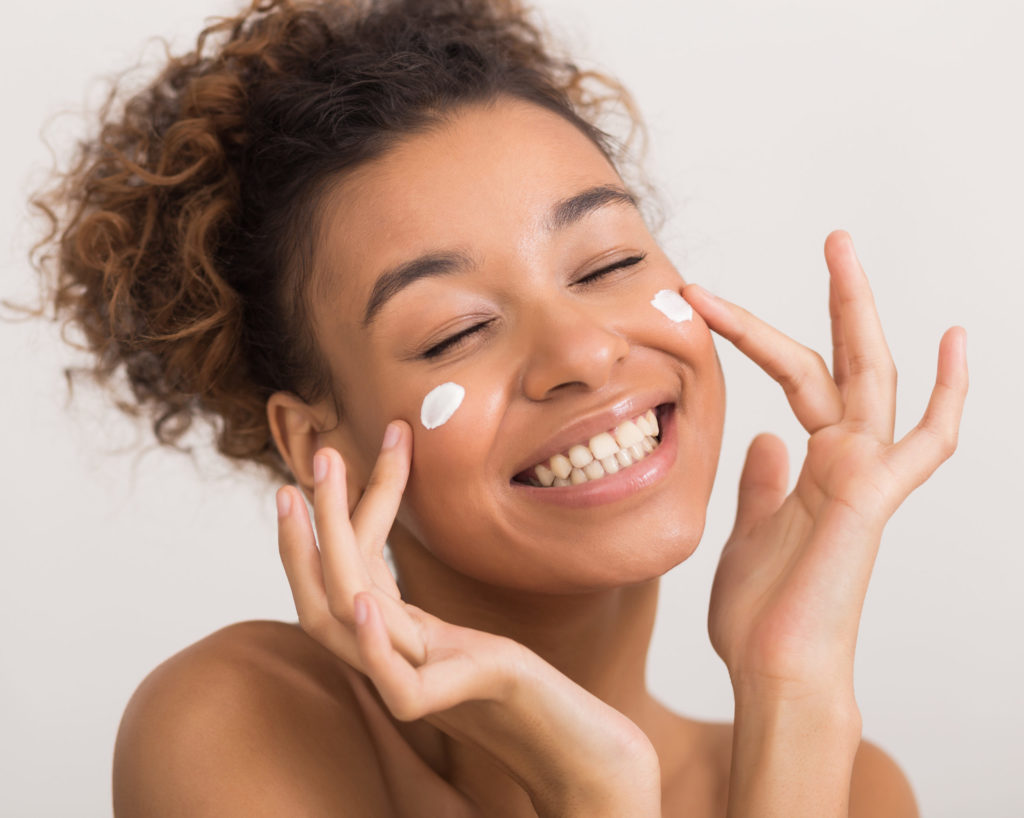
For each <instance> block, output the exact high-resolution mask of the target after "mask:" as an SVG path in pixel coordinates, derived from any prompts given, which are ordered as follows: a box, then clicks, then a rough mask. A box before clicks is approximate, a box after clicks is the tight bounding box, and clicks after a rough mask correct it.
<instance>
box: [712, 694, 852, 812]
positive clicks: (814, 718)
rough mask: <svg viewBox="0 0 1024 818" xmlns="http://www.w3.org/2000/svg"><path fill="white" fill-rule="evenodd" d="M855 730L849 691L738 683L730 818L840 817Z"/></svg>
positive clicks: (845, 809)
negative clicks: (795, 690)
mask: <svg viewBox="0 0 1024 818" xmlns="http://www.w3.org/2000/svg"><path fill="white" fill-rule="evenodd" d="M860 735H861V718H860V712H859V710H858V708H857V705H856V702H855V701H854V699H853V695H852V693H850V694H842V695H839V694H836V693H834V692H825V693H819V692H814V693H808V694H807V695H796V696H790V695H787V696H786V697H779V696H777V695H766V694H765V693H764V691H763V690H761V691H755V690H753V689H738V690H737V695H736V718H735V726H734V732H733V747H732V770H731V774H730V781H729V809H728V816H729V818H751V817H752V816H757V818H776V817H777V818H803V817H804V816H806V817H807V818H812V817H813V818H847V816H848V814H849V796H850V778H851V775H852V772H853V760H854V756H855V755H856V753H857V748H858V746H859V744H860Z"/></svg>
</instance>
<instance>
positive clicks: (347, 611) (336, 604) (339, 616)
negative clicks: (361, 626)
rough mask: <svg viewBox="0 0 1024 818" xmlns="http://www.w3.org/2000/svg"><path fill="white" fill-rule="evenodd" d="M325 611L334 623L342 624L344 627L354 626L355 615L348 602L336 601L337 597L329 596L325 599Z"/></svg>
mask: <svg viewBox="0 0 1024 818" xmlns="http://www.w3.org/2000/svg"><path fill="white" fill-rule="evenodd" d="M327 610H328V612H329V613H330V615H331V616H332V617H333V618H334V619H335V620H336V621H338V622H344V623H345V624H346V625H354V624H355V621H356V620H355V615H354V611H353V610H352V603H351V602H350V601H345V600H342V599H338V597H337V595H333V596H330V597H328V599H327Z"/></svg>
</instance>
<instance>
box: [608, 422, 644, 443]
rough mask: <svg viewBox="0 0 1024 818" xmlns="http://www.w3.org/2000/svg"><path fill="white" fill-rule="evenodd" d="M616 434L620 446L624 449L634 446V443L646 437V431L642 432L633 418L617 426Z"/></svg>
mask: <svg viewBox="0 0 1024 818" xmlns="http://www.w3.org/2000/svg"><path fill="white" fill-rule="evenodd" d="M614 434H615V439H616V440H617V441H618V443H619V446H620V447H621V448H623V449H625V448H627V447H629V446H632V445H633V444H634V443H639V442H640V441H641V440H643V439H644V433H643V432H641V431H640V430H639V429H638V428H637V425H636V424H635V423H633V421H631V420H627V421H626V422H625V423H620V424H619V425H618V426H616V427H615V432H614Z"/></svg>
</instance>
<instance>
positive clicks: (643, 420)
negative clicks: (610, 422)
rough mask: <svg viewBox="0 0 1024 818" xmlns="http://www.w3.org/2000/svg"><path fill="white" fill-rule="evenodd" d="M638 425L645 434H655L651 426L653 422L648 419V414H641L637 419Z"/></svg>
mask: <svg viewBox="0 0 1024 818" xmlns="http://www.w3.org/2000/svg"><path fill="white" fill-rule="evenodd" d="M636 427H637V428H638V429H639V430H640V431H641V432H643V433H644V434H645V435H651V434H654V430H653V429H652V428H651V422H650V421H649V420H648V419H647V415H640V417H638V418H637V419H636Z"/></svg>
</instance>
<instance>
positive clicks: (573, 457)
mask: <svg viewBox="0 0 1024 818" xmlns="http://www.w3.org/2000/svg"><path fill="white" fill-rule="evenodd" d="M670 408H671V405H670V404H667V403H666V404H662V405H661V406H658V407H656V408H655V409H648V410H647V411H646V412H644V413H642V414H640V415H636V416H635V417H632V418H630V419H629V420H626V421H623V422H622V423H620V424H619V425H618V426H616V427H614V428H613V429H609V430H607V431H605V432H601V433H600V434H597V435H594V437H592V438H590V440H588V441H581V442H580V443H577V444H576V445H574V446H570V447H569V448H568V449H567V450H566V451H564V452H559V453H558V454H556V455H552V456H551V457H549V458H548V459H547V460H544V461H542V462H540V463H537V464H536V465H534V466H531V467H530V468H528V469H524V470H523V471H521V472H519V474H517V475H516V476H515V477H513V478H512V480H513V482H515V483H523V484H525V485H528V486H536V487H538V488H555V487H560V486H577V485H581V484H583V483H592V482H594V481H595V480H601V479H603V478H605V477H607V476H609V475H612V474H617V473H618V472H620V471H622V470H623V469H627V468H629V467H630V466H632V465H634V464H636V463H639V462H640V461H641V460H643V459H645V458H646V457H647V456H648V455H649V454H651V453H652V452H653V451H654V450H655V449H656V448H658V446H659V445H660V443H661V423H662V420H663V418H664V413H665V412H667V411H669V410H670Z"/></svg>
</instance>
